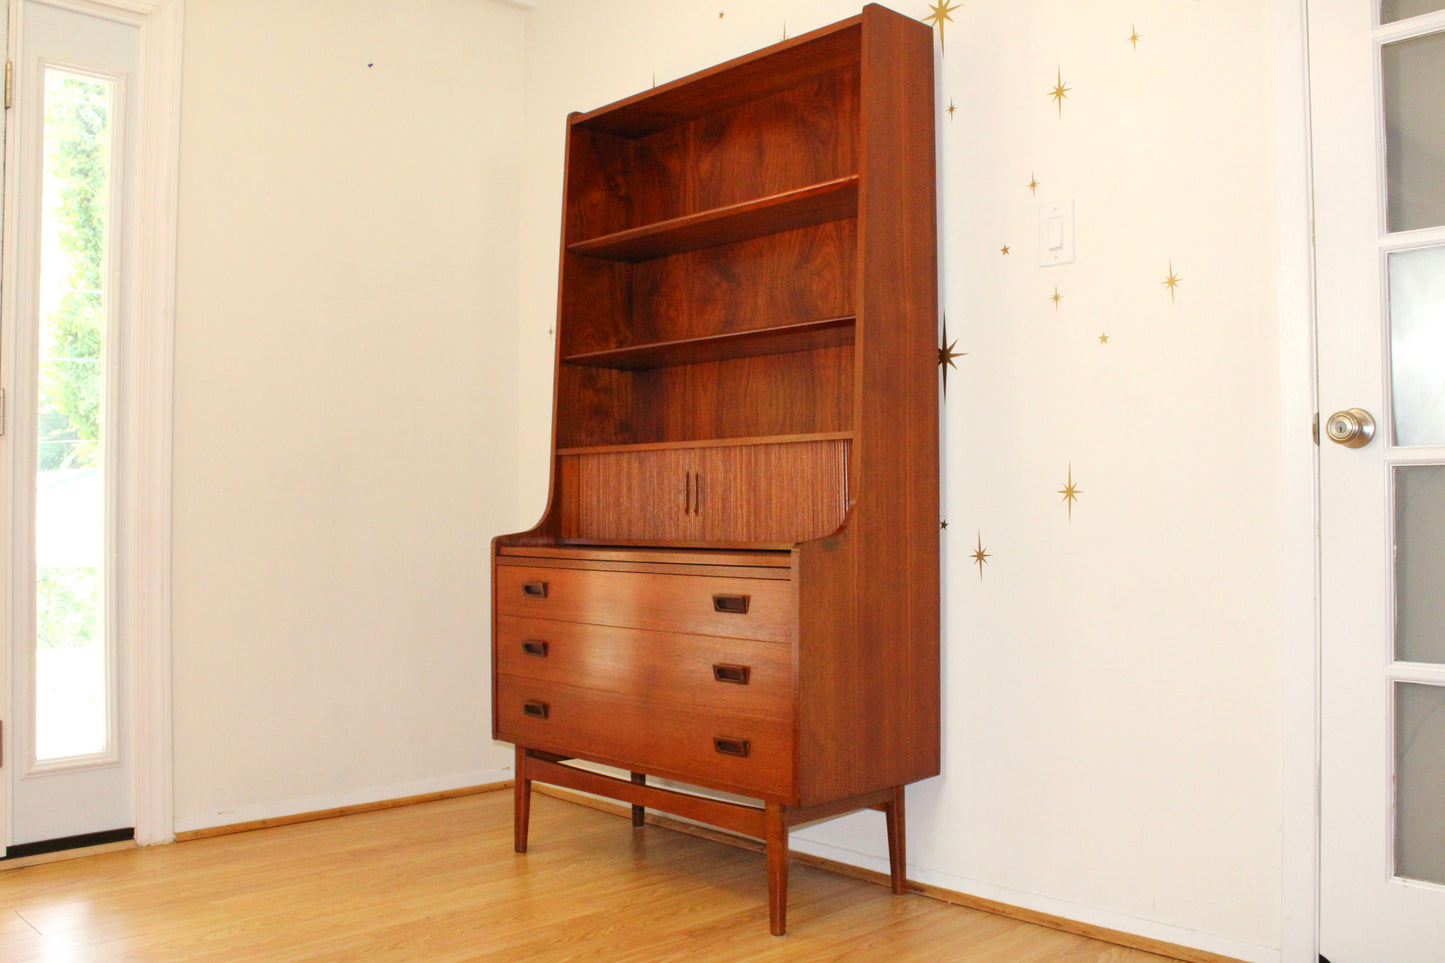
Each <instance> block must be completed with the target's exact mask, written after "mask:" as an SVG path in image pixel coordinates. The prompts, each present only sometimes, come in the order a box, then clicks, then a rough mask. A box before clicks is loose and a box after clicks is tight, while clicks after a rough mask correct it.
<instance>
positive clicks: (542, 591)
mask: <svg viewBox="0 0 1445 963" xmlns="http://www.w3.org/2000/svg"><path fill="white" fill-rule="evenodd" d="M522 594H523V595H525V596H527V598H529V599H544V598H546V597H547V583H546V582H523V583H522Z"/></svg>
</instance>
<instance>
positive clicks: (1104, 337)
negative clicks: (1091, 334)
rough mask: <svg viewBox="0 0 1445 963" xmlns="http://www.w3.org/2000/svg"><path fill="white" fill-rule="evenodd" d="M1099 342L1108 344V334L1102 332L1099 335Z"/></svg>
mask: <svg viewBox="0 0 1445 963" xmlns="http://www.w3.org/2000/svg"><path fill="white" fill-rule="evenodd" d="M1099 343H1100V344H1108V343H1109V336H1108V335H1107V334H1101V335H1099Z"/></svg>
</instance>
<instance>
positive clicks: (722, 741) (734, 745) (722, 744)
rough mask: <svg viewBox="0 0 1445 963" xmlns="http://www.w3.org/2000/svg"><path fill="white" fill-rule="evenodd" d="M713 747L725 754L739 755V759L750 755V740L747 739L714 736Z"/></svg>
mask: <svg viewBox="0 0 1445 963" xmlns="http://www.w3.org/2000/svg"><path fill="white" fill-rule="evenodd" d="M712 747H713V748H714V749H715V750H717V751H718V752H719V753H721V754H722V755H724V756H737V757H738V758H739V759H746V758H747V757H748V741H747V740H746V739H729V738H727V737H726V736H713V737H712Z"/></svg>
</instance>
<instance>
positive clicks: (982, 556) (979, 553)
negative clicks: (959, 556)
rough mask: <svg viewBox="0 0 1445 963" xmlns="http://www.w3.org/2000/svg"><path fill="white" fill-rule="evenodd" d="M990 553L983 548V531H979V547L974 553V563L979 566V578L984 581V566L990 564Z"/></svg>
mask: <svg viewBox="0 0 1445 963" xmlns="http://www.w3.org/2000/svg"><path fill="white" fill-rule="evenodd" d="M988 558H989V554H988V552H986V551H984V548H983V533H982V532H979V533H978V548H977V549H975V550H974V553H973V564H975V565H977V566H978V580H979V581H980V582H982V581H983V567H984V566H985V565H987V564H988Z"/></svg>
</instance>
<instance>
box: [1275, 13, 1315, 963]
mask: <svg viewBox="0 0 1445 963" xmlns="http://www.w3.org/2000/svg"><path fill="white" fill-rule="evenodd" d="M1309 2H1310V0H1270V2H1269V18H1270V27H1271V29H1270V53H1271V63H1272V72H1273V77H1272V79H1273V84H1272V87H1273V90H1272V97H1273V101H1274V103H1273V114H1274V168H1275V201H1276V211H1275V213H1276V229H1277V231H1278V237H1277V244H1278V252H1279V259H1278V275H1277V285H1276V294H1277V298H1278V320H1279V386H1280V456H1281V461H1280V466H1281V495H1282V504H1281V529H1280V590H1281V591H1280V600H1281V609H1280V633H1281V634H1280V643H1281V644H1280V672H1281V693H1280V695H1281V713H1280V725H1281V737H1282V745H1281V764H1282V774H1281V783H1280V804H1281V850H1280V958H1281V960H1282V961H1283V963H1317V961H1318V959H1319V873H1320V870H1319V824H1320V792H1319V775H1320V744H1319V732H1320V726H1319V720H1320V680H1319V673H1320V624H1319V623H1320V608H1319V601H1320V587H1319V562H1320V556H1319V449H1318V448H1317V446H1316V444H1315V441H1314V437H1313V433H1312V426H1313V424H1314V421H1315V418H1316V416H1317V413H1318V411H1319V407H1318V391H1317V385H1316V376H1315V374H1316V348H1315V343H1316V333H1315V290H1314V244H1313V237H1314V204H1313V184H1312V181H1311V169H1312V156H1313V155H1312V143H1311V139H1310V99H1309V98H1310V89H1309V28H1308V12H1309V11H1308V7H1309ZM1316 2H1318V0H1316Z"/></svg>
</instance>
